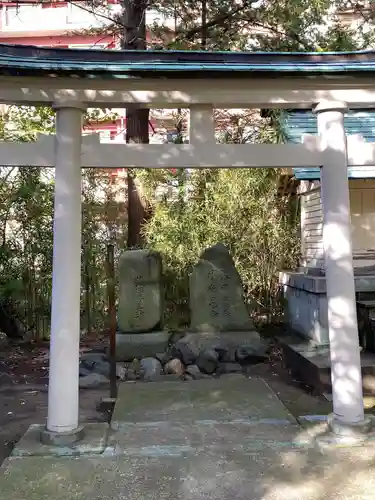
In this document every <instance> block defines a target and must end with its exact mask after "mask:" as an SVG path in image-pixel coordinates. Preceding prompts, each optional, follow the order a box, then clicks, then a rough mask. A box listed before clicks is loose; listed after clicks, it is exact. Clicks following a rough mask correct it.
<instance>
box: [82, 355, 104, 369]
mask: <svg viewBox="0 0 375 500" xmlns="http://www.w3.org/2000/svg"><path fill="white" fill-rule="evenodd" d="M80 361H81V363H82V365H83V366H85V367H86V368H89V369H93V368H94V365H95V364H97V363H103V362H105V363H106V362H107V356H106V355H105V354H104V353H103V352H85V353H84V354H82V356H81V360H80Z"/></svg>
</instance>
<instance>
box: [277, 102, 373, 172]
mask: <svg viewBox="0 0 375 500" xmlns="http://www.w3.org/2000/svg"><path fill="white" fill-rule="evenodd" d="M344 124H345V129H346V133H347V135H356V134H360V135H362V136H363V137H364V138H365V139H366V141H367V142H375V110H373V111H368V110H367V111H359V110H356V111H349V112H348V113H347V114H346V115H345V117H344ZM284 126H285V133H286V136H287V138H288V141H289V142H294V143H301V142H302V140H303V136H304V135H305V134H311V135H317V134H318V127H317V120H316V115H315V114H314V113H312V112H311V111H302V110H301V111H300V110H296V111H291V112H288V113H286V114H285V121H284ZM293 171H294V175H295V177H296V178H297V179H300V180H307V179H309V180H317V179H319V178H320V169H319V168H303V167H302V168H295V169H293ZM348 175H349V178H356V179H358V178H361V179H366V178H375V165H374V167H351V168H349V169H348Z"/></svg>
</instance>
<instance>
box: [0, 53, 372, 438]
mask: <svg viewBox="0 0 375 500" xmlns="http://www.w3.org/2000/svg"><path fill="white" fill-rule="evenodd" d="M87 61H90V62H87ZM327 75H328V76H329V78H327ZM374 75H375V54H374V53H367V55H366V57H365V58H364V55H363V53H351V54H348V53H347V54H345V53H344V54H331V53H330V54H328V53H327V54H324V53H319V54H288V53H277V54H273V53H260V54H259V53H210V52H201V53H199V52H174V51H167V52H154V51H146V52H138V51H137V52H132V51H129V52H128V51H127V52H117V51H84V50H82V51H81V50H69V49H40V48H36V47H22V46H9V45H8V46H7V45H3V46H1V45H0V102H2V103H5V104H24V105H49V106H52V107H53V108H54V109H55V110H56V136H55V137H54V138H53V137H46V136H44V137H41V138H40V139H39V140H38V141H37V142H35V143H29V144H24V143H23V144H11V143H1V144H0V154H1V158H2V164H3V165H13V166H14V165H17V166H28V165H29V166H39V167H47V166H48V167H51V166H54V167H55V168H56V172H55V212H54V246H53V284H52V325H51V352H50V378H49V394H48V419H47V425H46V430H45V433H44V437H43V439H44V440H45V441H52V442H59V439H60V438H64V439H65V441H66V440H68V441H69V440H70V441H71V442H74V441H76V440H78V439H79V438H80V436H81V435H82V428H81V427H80V425H79V405H78V398H79V369H78V367H79V341H80V328H79V323H80V252H81V173H80V169H81V167H100V168H106V167H108V168H121V167H132V168H176V167H177V168H201V167H213V168H224V167H235V168H237V167H240V168H254V167H255V168H256V167H262V168H267V167H300V166H304V167H321V182H322V191H323V211H324V230H323V240H324V251H325V268H326V287H327V297H328V308H329V319H328V321H329V338H330V348H331V368H332V390H333V418H332V419H331V429H332V430H333V432H335V433H337V434H341V433H346V432H348V431H350V430H353V428H354V429H359V430H363V429H365V428H367V422H366V421H365V418H364V409H363V398H362V379H361V366H360V354H359V352H360V351H359V342H358V327H357V319H356V302H355V289H354V275H353V262H352V245H351V234H350V210H349V190H348V176H347V167H348V164H350V165H356V166H358V165H374V164H375V149H374V146H373V145H371V144H363V143H362V142H358V139H357V140H355V141H354V143H353V144H349V150H348V147H347V140H346V134H345V129H344V113H345V112H346V111H347V109H348V107H350V108H365V107H374V104H375V80H374ZM132 104H137V105H141V106H148V107H150V108H152V107H153V108H159V109H160V108H167V107H169V108H182V107H185V108H190V144H189V145H118V144H113V145H112V144H100V143H99V141H98V139H97V138H95V137H94V138H93V137H85V138H84V139H83V140H82V114H83V112H84V110H85V109H86V108H87V106H90V107H127V106H129V105H132ZM214 108H310V109H311V108H313V109H314V110H315V112H316V113H317V117H318V128H319V134H320V135H319V137H315V138H312V137H308V138H306V141H305V142H304V143H303V144H301V145H291V144H287V145H221V144H220V145H219V144H216V143H215V134H214V122H213V109H214Z"/></svg>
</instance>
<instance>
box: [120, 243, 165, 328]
mask: <svg viewBox="0 0 375 500" xmlns="http://www.w3.org/2000/svg"><path fill="white" fill-rule="evenodd" d="M119 274H120V277H119V287H120V290H119V304H118V328H119V330H120V332H121V333H146V332H150V331H152V330H159V329H160V325H161V323H162V318H163V308H162V260H161V255H160V254H159V253H158V252H152V251H149V250H126V251H125V252H124V253H123V254H122V256H121V257H120V262H119Z"/></svg>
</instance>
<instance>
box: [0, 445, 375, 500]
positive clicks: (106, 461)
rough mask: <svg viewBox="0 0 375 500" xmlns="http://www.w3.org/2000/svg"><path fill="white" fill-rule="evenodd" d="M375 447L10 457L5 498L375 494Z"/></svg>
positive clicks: (186, 499)
mask: <svg viewBox="0 0 375 500" xmlns="http://www.w3.org/2000/svg"><path fill="white" fill-rule="evenodd" d="M374 464H375V447H372V448H366V447H362V448H351V449H343V450H334V451H333V452H327V453H324V454H323V453H321V452H319V451H317V450H316V449H300V450H294V449H289V448H286V449H282V450H281V449H272V448H266V449H264V450H256V451H248V452H247V451H245V450H242V451H239V450H234V451H233V450H229V449H227V450H217V449H211V448H210V447H207V448H205V449H204V450H202V451H200V452H195V453H194V455H193V456H190V457H189V456H188V454H187V455H181V456H170V455H160V454H159V456H155V455H153V454H152V453H150V454H149V455H144V456H142V457H135V456H131V455H123V456H121V457H103V456H95V457H93V456H90V457H88V456H87V457H80V458H55V457H52V458H51V457H48V458H47V457H30V458H11V459H8V460H7V461H6V462H5V463H4V465H3V467H2V469H0V492H1V493H0V497H1V500H13V499H15V498H16V499H17V500H47V499H48V500H49V499H52V498H53V499H54V500H146V499H147V500H213V499H215V500H373V498H374V491H375V465H374Z"/></svg>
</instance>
